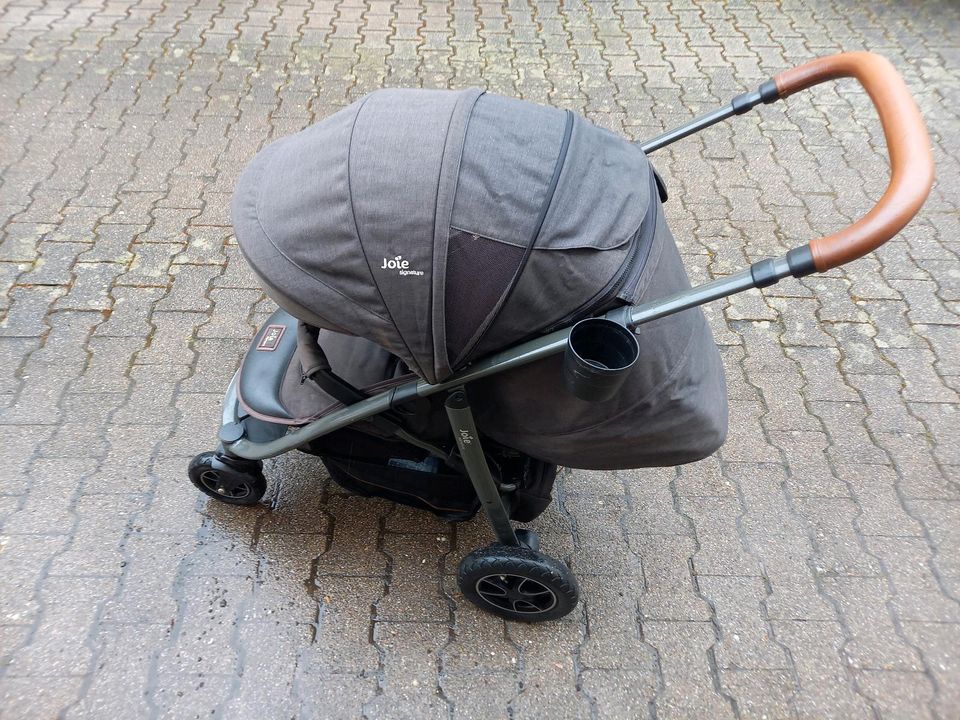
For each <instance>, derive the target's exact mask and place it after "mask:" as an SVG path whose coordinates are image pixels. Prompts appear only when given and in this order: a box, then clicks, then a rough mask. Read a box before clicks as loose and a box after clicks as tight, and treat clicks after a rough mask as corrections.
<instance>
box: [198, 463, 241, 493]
mask: <svg viewBox="0 0 960 720" xmlns="http://www.w3.org/2000/svg"><path fill="white" fill-rule="evenodd" d="M200 482H202V483H203V484H204V486H206V487H207V488H209V489H210V490H211V491H212V492H215V493H217V494H218V495H223V496H225V497H230V498H234V499H237V500H240V499H242V498H245V497H247V496H248V495H249V494H250V486H249V485H248V484H247V483H246V482H244V481H243V479H242V478H237V477H235V476H233V474H232V473H229V472H224V471H222V470H213V469H210V470H204V471H203V472H202V473H201V474H200Z"/></svg>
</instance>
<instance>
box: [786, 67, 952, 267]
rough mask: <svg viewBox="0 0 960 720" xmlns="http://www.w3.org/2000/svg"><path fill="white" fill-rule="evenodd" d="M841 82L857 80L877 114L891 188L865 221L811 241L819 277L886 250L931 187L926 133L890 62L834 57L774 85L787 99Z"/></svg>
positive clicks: (789, 74) (796, 70)
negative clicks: (836, 81) (833, 269)
mask: <svg viewBox="0 0 960 720" xmlns="http://www.w3.org/2000/svg"><path fill="white" fill-rule="evenodd" d="M843 77H852V78H856V79H857V80H858V81H859V82H860V84H861V85H862V86H863V88H864V89H865V90H866V91H867V94H868V95H869V96H870V99H871V100H872V101H873V104H874V106H875V107H876V109H877V114H878V115H879V117H880V124H881V126H882V127H883V134H884V137H885V138H886V141H887V152H888V154H889V156H890V183H889V184H888V185H887V189H886V191H885V192H884V194H883V196H882V197H881V198H880V200H879V202H877V204H876V205H875V206H874V207H873V209H872V210H870V212H868V213H867V214H866V215H864V216H863V217H862V218H860V219H859V220H857V221H856V222H855V223H853V224H852V225H849V226H848V227H846V228H844V229H843V230H840V231H838V232H835V233H833V234H831V235H826V236H824V237H821V238H817V239H816V240H811V241H810V252H811V254H812V255H813V263H814V266H815V267H816V269H817V270H818V271H819V272H824V271H826V270H829V269H831V268H835V267H837V266H839V265H843V264H844V263H848V262H850V261H852V260H856V259H857V258H859V257H862V256H863V255H866V254H867V253H868V252H871V251H872V250H875V249H876V248H878V247H880V246H881V245H883V243H885V242H886V241H887V240H889V239H890V238H892V237H893V236H894V235H896V234H897V233H898V232H900V230H901V229H903V227H904V226H905V225H906V224H907V223H908V222H909V221H910V220H911V218H913V216H914V215H916V213H917V211H918V210H919V209H920V206H921V205H923V203H924V201H925V200H926V199H927V195H928V194H929V193H930V188H931V186H932V185H933V155H932V153H931V151H930V139H929V137H928V136H927V128H926V126H925V125H924V122H923V118H922V117H921V116H920V111H919V110H918V109H917V105H916V103H915V102H914V100H913V96H912V95H911V94H910V91H909V90H908V89H907V86H906V84H905V83H904V81H903V78H902V77H901V76H900V74H899V73H898V72H897V71H896V69H894V67H893V65H891V64H890V62H889V61H888V60H887V59H886V58H883V57H881V56H880V55H875V54H873V53H869V52H849V53H840V54H838V55H830V56H828V57H823V58H817V59H816V60H811V61H810V62H808V63H804V64H803V65H798V66H797V67H795V68H793V69H791V70H785V71H783V72H781V73H780V74H778V75H776V76H775V77H774V78H773V81H774V83H775V84H776V88H777V94H778V96H779V97H780V98H786V97H787V96H789V95H792V94H793V93H795V92H797V91H799V90H804V89H806V88H809V87H812V86H814V85H818V84H820V83H822V82H826V81H828V80H835V79H837V78H843Z"/></svg>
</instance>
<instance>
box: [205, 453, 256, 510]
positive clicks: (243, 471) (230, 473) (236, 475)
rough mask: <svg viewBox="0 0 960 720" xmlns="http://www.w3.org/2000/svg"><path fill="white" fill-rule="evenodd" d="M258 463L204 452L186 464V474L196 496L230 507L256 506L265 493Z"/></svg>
mask: <svg viewBox="0 0 960 720" xmlns="http://www.w3.org/2000/svg"><path fill="white" fill-rule="evenodd" d="M262 467H263V464H262V463H261V462H259V461H252V460H241V459H239V458H227V457H224V456H222V455H219V454H218V453H214V452H205V453H200V454H199V455H197V456H196V457H195V458H193V460H191V461H190V467H189V468H188V469H187V474H188V475H189V476H190V482H192V483H193V484H194V485H195V486H196V487H197V489H198V490H200V492H202V493H205V494H207V495H209V496H210V497H212V498H215V499H217V500H219V501H220V502H225V503H229V504H230V505H256V504H257V503H258V502H260V498H262V497H263V496H264V494H265V493H266V492H267V480H266V478H264V477H263V471H262Z"/></svg>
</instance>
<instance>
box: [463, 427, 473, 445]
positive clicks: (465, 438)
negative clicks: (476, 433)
mask: <svg viewBox="0 0 960 720" xmlns="http://www.w3.org/2000/svg"><path fill="white" fill-rule="evenodd" d="M460 442H462V443H463V444H464V445H469V444H470V443H472V442H473V435H471V434H470V433H469V432H467V431H466V430H461V431H460Z"/></svg>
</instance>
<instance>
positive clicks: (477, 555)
mask: <svg viewBox="0 0 960 720" xmlns="http://www.w3.org/2000/svg"><path fill="white" fill-rule="evenodd" d="M457 583H458V584H459V585H460V592H462V593H463V594H464V597H466V598H467V599H468V600H469V601H470V602H472V603H473V604H474V605H476V606H478V607H480V608H482V609H484V610H486V611H487V612H492V613H494V614H495V615H499V616H500V617H503V618H506V619H507V620H519V621H521V622H543V621H544V620H556V619H557V618H561V617H563V616H564V615H566V614H567V613H569V612H570V611H571V610H573V609H574V608H575V607H576V606H577V601H578V600H579V599H580V588H579V587H578V586H577V579H576V578H575V577H574V576H573V573H572V572H571V571H570V568H568V567H567V566H566V565H565V564H563V563H562V562H560V561H559V560H555V559H554V558H552V557H550V556H548V555H544V554H543V553H540V552H537V551H535V550H531V549H530V548H528V547H510V546H508V545H501V544H499V543H495V544H493V545H488V546H487V547H485V548H481V549H479V550H474V551H473V552H472V553H470V554H469V555H467V556H466V557H465V558H464V559H463V560H462V561H461V563H460V572H459V574H458V576H457Z"/></svg>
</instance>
